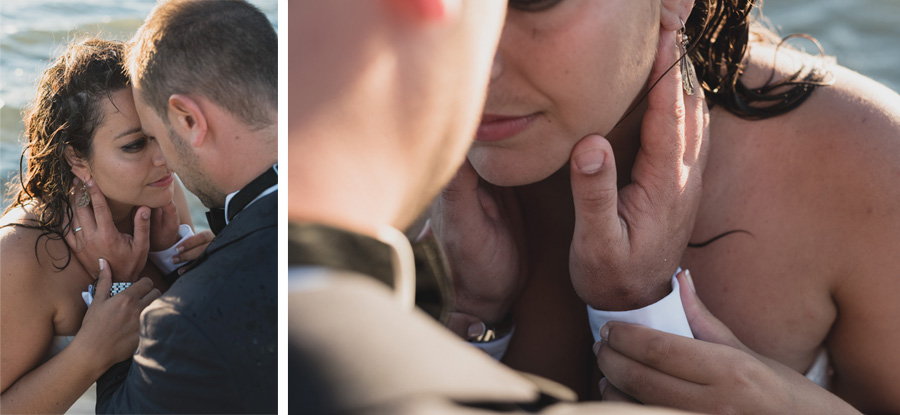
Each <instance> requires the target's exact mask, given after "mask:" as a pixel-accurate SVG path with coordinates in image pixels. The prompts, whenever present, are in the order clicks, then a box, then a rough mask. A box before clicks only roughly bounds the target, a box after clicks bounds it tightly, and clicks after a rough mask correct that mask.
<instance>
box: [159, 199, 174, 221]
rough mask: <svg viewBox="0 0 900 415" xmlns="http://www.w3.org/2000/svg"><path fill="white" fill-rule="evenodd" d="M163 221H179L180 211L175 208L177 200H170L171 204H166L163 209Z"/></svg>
mask: <svg viewBox="0 0 900 415" xmlns="http://www.w3.org/2000/svg"><path fill="white" fill-rule="evenodd" d="M160 209H161V211H162V215H163V219H168V218H175V220H176V221H177V218H178V209H177V208H175V200H174V199H173V200H170V201H169V203H166V204H165V205H164V206H163V207H162V208H160Z"/></svg>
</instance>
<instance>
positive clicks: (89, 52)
mask: <svg viewBox="0 0 900 415" xmlns="http://www.w3.org/2000/svg"><path fill="white" fill-rule="evenodd" d="M124 48H125V45H124V44H123V43H121V42H113V41H105V40H100V39H94V38H89V39H85V40H82V41H79V42H75V43H73V44H71V45H70V46H69V47H68V49H67V50H66V51H65V52H64V53H63V54H62V56H60V57H59V58H58V59H56V61H55V62H54V63H53V64H52V65H51V67H50V68H49V69H47V70H46V71H45V72H44V74H43V76H42V78H41V80H40V83H39V85H38V91H37V96H36V99H35V101H34V103H33V105H32V106H31V107H30V109H29V110H28V112H27V114H26V117H25V136H26V138H27V143H26V145H25V149H24V151H23V154H22V166H21V168H20V183H21V185H20V187H18V188H13V189H12V191H13V193H14V197H13V203H12V204H11V205H10V206H9V207H8V208H7V209H6V211H5V212H4V214H3V217H2V223H0V224H2V227H0V250H2V255H3V269H2V276H0V282H2V289H0V296H2V299H0V307H2V310H0V318H2V323H0V332H2V336H0V339H2V340H0V342H2V344H0V346H2V347H0V350H2V355H0V356H2V365H0V391H2V395H0V406H2V408H3V412H4V413H7V412H9V413H13V412H15V413H62V412H65V411H66V409H68V408H69V407H70V406H71V405H72V403H74V402H75V400H76V399H77V398H78V397H79V396H81V394H82V393H84V391H85V390H86V389H87V388H88V387H89V386H90V385H91V384H92V383H93V382H94V381H95V380H96V379H97V378H98V377H99V376H100V375H101V374H102V373H103V372H105V371H106V369H108V368H109V367H110V366H111V365H112V364H114V363H116V362H119V361H122V360H125V359H127V358H128V357H129V356H131V355H132V354H133V353H134V350H135V348H136V347H137V342H138V320H137V318H138V316H139V314H140V311H141V310H142V309H143V308H144V307H145V306H146V305H147V304H149V303H150V302H151V301H153V300H154V299H155V298H157V297H158V296H159V295H160V290H165V288H166V287H167V284H166V282H165V281H164V279H163V278H162V275H161V271H160V270H159V269H157V268H156V266H155V265H153V263H152V261H147V262H146V263H145V264H140V265H137V266H136V267H137V268H138V269H135V270H125V269H117V270H116V275H117V276H120V275H121V276H123V277H124V276H126V275H127V276H131V277H132V278H133V280H134V283H133V285H131V286H130V287H128V288H124V290H123V291H121V293H120V294H118V295H116V296H114V297H113V296H112V293H113V292H115V291H116V290H113V291H110V289H111V288H112V287H113V283H112V282H111V280H110V275H111V274H110V269H111V267H110V266H108V265H107V264H106V263H105V261H103V260H101V261H100V263H99V264H82V263H80V262H79V261H78V259H77V258H76V257H75V255H73V253H74V252H73V250H75V249H79V248H78V247H75V246H70V245H69V244H68V243H67V241H74V240H75V238H72V237H71V236H72V235H74V234H75V233H77V232H79V231H80V230H81V228H80V227H78V226H76V225H73V226H70V225H69V224H70V223H73V208H75V206H79V207H87V206H89V205H91V204H92V203H101V202H102V203H103V204H105V205H107V206H108V208H109V211H110V212H111V214H112V219H113V222H114V223H115V225H116V227H117V228H118V230H119V232H122V233H124V234H127V235H133V237H132V238H131V239H130V240H129V241H127V242H130V243H131V244H132V245H133V246H132V248H133V249H136V250H143V252H144V253H145V254H144V255H145V256H146V252H147V251H148V250H149V251H158V250H164V249H166V248H169V247H170V246H172V245H173V244H174V243H175V241H176V240H177V236H176V235H174V234H173V232H171V229H172V228H178V223H175V222H180V223H181V224H183V225H186V226H192V224H191V219H190V215H189V214H188V212H187V202H186V201H185V198H184V192H183V190H182V189H181V187H180V185H179V184H178V183H177V181H175V180H174V176H173V174H172V172H171V171H170V170H169V169H168V167H167V166H166V161H165V158H164V157H163V156H162V153H161V152H160V149H159V146H158V144H157V143H156V142H155V141H153V140H151V139H150V138H148V137H146V136H145V135H144V134H143V133H142V131H141V124H140V119H139V118H138V116H137V112H136V110H135V107H134V102H133V98H132V92H131V86H130V85H129V80H128V77H127V76H126V75H125V73H124V71H123V66H122V59H123V55H124ZM86 186H96V188H97V189H99V190H100V191H102V192H103V195H105V198H104V200H93V201H92V200H91V198H90V196H89V193H88V191H87V188H86ZM164 210H165V211H166V212H167V215H165V216H164V215H162V212H163V211H164ZM174 212H178V213H179V215H173V213H174ZM151 215H152V220H153V223H152V225H153V226H152V229H151ZM163 217H167V218H170V219H169V222H172V224H169V225H170V226H163V225H162V222H163V220H162V218H163ZM178 217H180V218H181V220H180V221H178V220H177V218H178ZM74 222H75V223H76V224H77V220H75V221H74ZM85 226H86V225H85ZM162 229H168V230H167V231H163V230H162ZM176 232H177V230H176ZM198 235H201V236H199V237H196V238H191V241H192V242H191V243H192V244H197V245H200V246H204V247H205V243H203V240H204V239H205V238H208V237H209V235H208V234H198ZM185 242H187V241H185ZM185 246H189V245H185ZM200 250H201V251H202V248H201V249H200ZM195 251H196V250H193V249H192V250H190V251H188V252H185V253H183V254H181V256H182V257H185V258H190V257H191V256H196V255H195V254H196V253H197V252H195ZM98 278H99V280H98ZM95 281H96V284H95ZM94 284H95V285H94ZM92 285H93V287H95V289H96V295H94V296H93V300H92V303H90V308H88V305H89V304H88V303H89V301H88V299H89V298H87V297H88V296H85V295H83V292H86V291H89V287H91V286H92ZM123 286H124V285H123ZM116 287H117V289H118V288H119V287H120V286H119V285H118V284H117V286H116Z"/></svg>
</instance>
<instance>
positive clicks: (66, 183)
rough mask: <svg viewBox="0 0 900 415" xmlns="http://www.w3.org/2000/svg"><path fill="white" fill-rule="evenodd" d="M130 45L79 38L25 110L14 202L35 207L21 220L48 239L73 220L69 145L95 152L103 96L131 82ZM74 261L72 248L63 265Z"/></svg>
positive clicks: (12, 186)
mask: <svg viewBox="0 0 900 415" xmlns="http://www.w3.org/2000/svg"><path fill="white" fill-rule="evenodd" d="M124 54H125V44H124V43H122V42H118V41H109V40H102V39H98V38H93V37H89V38H84V39H81V40H78V41H75V42H73V43H72V44H71V45H69V47H68V48H67V49H66V50H65V52H63V54H62V55H61V56H59V57H58V58H57V59H56V60H55V61H54V62H53V63H52V64H51V65H50V67H49V68H48V69H47V70H45V71H44V73H43V75H42V76H41V80H40V82H39V83H38V88H37V94H36V96H35V99H34V102H33V103H32V104H31V105H30V106H29V107H28V108H27V109H26V111H25V141H26V142H25V145H24V149H23V151H22V156H21V157H20V159H19V174H18V181H14V182H12V183H11V184H10V189H9V193H10V194H11V200H12V203H11V204H10V206H8V207H7V208H6V210H5V211H4V214H6V213H7V212H9V211H10V210H12V209H14V208H16V207H25V206H26V205H28V206H31V207H32V208H33V213H34V216H35V219H34V220H30V221H28V222H27V223H16V224H13V226H21V227H26V228H30V229H37V230H40V231H41V232H42V233H41V236H40V237H38V239H37V241H36V242H35V254H37V249H38V242H39V241H40V240H41V239H42V238H43V237H47V238H51V239H63V235H65V233H66V232H67V230H68V229H67V228H68V224H69V223H70V222H71V219H72V214H73V211H72V206H71V205H70V203H69V195H68V192H69V190H70V189H71V188H72V181H73V179H74V177H75V176H74V174H73V173H72V166H71V165H70V164H69V162H68V159H67V158H66V149H67V148H68V147H71V148H72V150H74V153H75V154H76V155H77V156H79V157H83V158H89V157H90V156H91V154H92V142H93V137H94V131H95V130H96V128H97V127H98V126H99V125H100V123H101V122H103V113H102V110H101V100H102V99H104V98H106V99H109V98H110V97H111V95H112V93H114V92H116V91H118V90H121V89H123V88H126V87H128V86H129V80H128V77H127V76H126V75H125V71H124V69H123V64H122V62H123V59H124ZM70 260H71V252H69V255H68V257H67V258H66V261H65V264H64V265H62V266H61V267H60V266H57V268H59V269H63V268H65V267H66V266H68V264H69V261H70Z"/></svg>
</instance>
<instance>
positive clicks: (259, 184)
mask: <svg viewBox="0 0 900 415" xmlns="http://www.w3.org/2000/svg"><path fill="white" fill-rule="evenodd" d="M276 184H278V172H276V171H275V167H272V168H269V169H268V170H266V172H265V173H263V174H261V175H260V176H259V177H257V178H255V179H253V181H252V182H250V183H248V184H247V185H246V186H244V188H243V189H241V190H240V191H238V193H237V194H236V195H234V197H232V198H231V201H229V202H228V222H231V221H232V220H234V217H235V216H237V214H238V213H240V211H242V210H244V208H245V207H247V205H249V204H250V202H252V201H253V199H256V197H257V196H259V195H260V194H261V193H262V192H264V191H266V189H268V188H270V187H272V186H274V185H276ZM206 220H207V221H208V222H209V229H210V230H211V231H212V232H213V233H214V234H216V235H218V234H219V232H221V231H222V229H224V228H225V225H226V221H225V209H222V208H212V209H210V210H209V212H206Z"/></svg>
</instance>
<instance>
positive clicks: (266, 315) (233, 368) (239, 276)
mask: <svg viewBox="0 0 900 415" xmlns="http://www.w3.org/2000/svg"><path fill="white" fill-rule="evenodd" d="M277 194H278V192H275V193H273V194H270V195H267V196H265V197H264V198H262V199H260V200H258V201H256V202H254V203H253V204H251V205H250V206H248V207H247V208H246V209H245V210H243V211H242V212H240V214H238V215H237V216H236V217H235V219H234V220H233V221H232V222H231V223H230V224H229V225H228V226H226V227H225V228H224V229H223V230H222V232H221V233H220V234H219V235H217V236H216V238H215V239H214V240H213V242H212V243H211V244H210V245H209V246H208V247H207V250H206V253H205V254H204V257H202V258H200V259H199V260H198V264H197V265H195V266H194V267H193V268H192V269H190V270H189V271H188V272H186V273H185V274H184V275H183V276H182V277H181V278H180V279H178V280H177V281H176V282H175V283H174V284H173V285H172V287H171V288H170V289H169V290H168V291H167V292H166V293H165V294H164V295H163V296H162V297H160V298H159V299H158V300H156V301H155V302H153V304H151V305H150V306H149V307H147V308H146V309H145V310H144V312H143V313H142V314H141V339H140V345H139V346H138V350H137V351H136V354H135V356H134V359H132V360H129V361H125V362H122V363H119V364H118V365H116V366H113V368H112V369H110V370H109V371H108V372H107V373H106V374H104V375H103V376H102V377H101V378H100V379H99V380H98V381H97V413H160V412H163V413H274V412H276V411H277V406H278V402H277V401H278V399H277V398H278V376H277V363H278V357H277V354H278V353H277V349H278V347H277V338H278V328H277V321H278V307H277V300H276V299H277V292H278V278H277V265H278V264H277V259H278V244H277V236H278V229H277V211H278V203H277V201H278V197H277ZM98 352H99V353H102V351H98Z"/></svg>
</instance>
